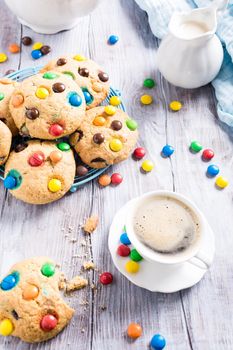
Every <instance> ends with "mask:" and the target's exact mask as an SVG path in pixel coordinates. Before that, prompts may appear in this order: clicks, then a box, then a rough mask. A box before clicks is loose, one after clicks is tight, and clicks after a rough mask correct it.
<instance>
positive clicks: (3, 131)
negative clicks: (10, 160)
mask: <svg viewBox="0 0 233 350" xmlns="http://www.w3.org/2000/svg"><path fill="white" fill-rule="evenodd" d="M11 139H12V134H11V132H10V130H9V129H8V127H7V126H6V124H4V123H3V122H1V120H0V165H2V164H4V163H5V162H6V160H7V157H8V155H9V152H10V148H11Z"/></svg>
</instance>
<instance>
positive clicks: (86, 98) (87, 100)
mask: <svg viewBox="0 0 233 350" xmlns="http://www.w3.org/2000/svg"><path fill="white" fill-rule="evenodd" d="M83 95H84V97H85V101H86V104H87V105H88V104H89V103H91V102H92V100H93V98H92V96H91V94H90V93H89V92H88V91H83Z"/></svg>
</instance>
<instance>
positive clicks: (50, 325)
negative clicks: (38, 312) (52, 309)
mask: <svg viewBox="0 0 233 350" xmlns="http://www.w3.org/2000/svg"><path fill="white" fill-rule="evenodd" d="M56 325H57V319H56V317H55V316H53V315H49V314H48V315H45V316H44V317H43V318H42V320H41V322H40V327H41V329H43V331H45V332H49V331H51V330H52V329H54V328H55V327H56Z"/></svg>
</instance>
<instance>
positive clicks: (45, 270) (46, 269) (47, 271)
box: [41, 263, 55, 277]
mask: <svg viewBox="0 0 233 350" xmlns="http://www.w3.org/2000/svg"><path fill="white" fill-rule="evenodd" d="M41 273H42V275H44V276H46V277H51V276H53V275H54V274H55V266H54V264H51V263H45V264H44V265H43V266H42V267H41Z"/></svg>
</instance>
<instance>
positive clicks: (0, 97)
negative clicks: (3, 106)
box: [0, 92, 5, 101]
mask: <svg viewBox="0 0 233 350" xmlns="http://www.w3.org/2000/svg"><path fill="white" fill-rule="evenodd" d="M4 97H5V95H4V93H3V92H0V101H2V100H3V99H4Z"/></svg>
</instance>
